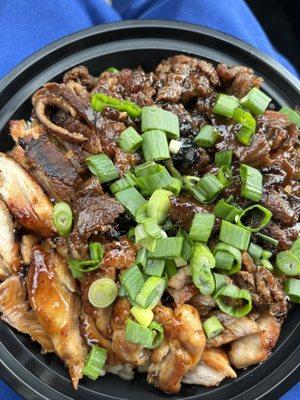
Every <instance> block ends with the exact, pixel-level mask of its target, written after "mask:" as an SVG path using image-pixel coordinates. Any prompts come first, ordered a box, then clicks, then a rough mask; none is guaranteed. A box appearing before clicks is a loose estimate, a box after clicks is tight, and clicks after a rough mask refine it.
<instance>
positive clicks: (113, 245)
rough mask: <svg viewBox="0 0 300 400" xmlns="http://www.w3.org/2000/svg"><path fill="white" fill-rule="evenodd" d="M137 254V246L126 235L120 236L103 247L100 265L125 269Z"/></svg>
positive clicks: (106, 267) (132, 262)
mask: <svg viewBox="0 0 300 400" xmlns="http://www.w3.org/2000/svg"><path fill="white" fill-rule="evenodd" d="M136 255H137V246H136V245H135V244H134V243H132V242H131V241H130V240H129V239H128V238H127V237H121V238H120V240H119V241H114V242H110V243H108V244H106V245H105V247H104V257H103V260H102V264H101V265H102V267H104V268H105V269H108V268H109V267H113V268H117V269H126V268H129V267H130V266H131V265H132V264H134V262H135V259H136Z"/></svg>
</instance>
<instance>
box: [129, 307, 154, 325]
mask: <svg viewBox="0 0 300 400" xmlns="http://www.w3.org/2000/svg"><path fill="white" fill-rule="evenodd" d="M130 313H131V314H132V315H133V316H134V318H135V319H136V321H137V322H138V323H139V324H140V325H142V326H143V327H144V328H147V327H148V326H149V325H150V323H151V322H152V320H153V317H154V314H153V311H152V310H150V309H149V308H141V307H137V306H133V307H132V308H131V310H130Z"/></svg>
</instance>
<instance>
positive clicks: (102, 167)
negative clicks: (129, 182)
mask: <svg viewBox="0 0 300 400" xmlns="http://www.w3.org/2000/svg"><path fill="white" fill-rule="evenodd" d="M86 163H87V166H88V167H89V170H90V171H91V173H92V174H94V175H96V176H97V177H98V178H99V180H100V182H101V183H106V182H110V181H113V180H114V179H117V178H118V176H119V173H118V171H117V168H116V167H115V165H114V163H113V162H112V161H111V159H110V158H109V157H108V156H107V155H106V154H96V155H94V156H90V157H88V158H87V159H86Z"/></svg>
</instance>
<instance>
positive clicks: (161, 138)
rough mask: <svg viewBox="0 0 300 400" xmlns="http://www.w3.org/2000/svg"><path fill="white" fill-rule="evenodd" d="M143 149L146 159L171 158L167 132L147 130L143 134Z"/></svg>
mask: <svg viewBox="0 0 300 400" xmlns="http://www.w3.org/2000/svg"><path fill="white" fill-rule="evenodd" d="M142 138H143V143H142V150H143V154H144V158H145V160H146V161H153V160H166V159H168V158H170V152H169V146H168V141H167V137H166V134H165V132H163V131H159V130H157V129H156V130H151V131H147V132H145V133H144V134H143V135H142Z"/></svg>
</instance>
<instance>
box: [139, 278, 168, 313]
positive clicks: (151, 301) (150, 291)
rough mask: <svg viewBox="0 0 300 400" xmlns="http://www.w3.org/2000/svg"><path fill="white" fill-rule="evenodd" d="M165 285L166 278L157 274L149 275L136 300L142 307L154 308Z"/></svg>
mask: <svg viewBox="0 0 300 400" xmlns="http://www.w3.org/2000/svg"><path fill="white" fill-rule="evenodd" d="M165 287H166V280H165V279H164V278H159V277H157V276H150V277H149V278H148V279H147V280H146V282H145V283H144V285H143V287H142V288H141V290H140V292H139V294H138V295H137V296H136V299H135V300H136V302H137V303H138V304H139V305H140V306H141V307H143V308H151V309H152V308H154V307H155V306H156V305H157V303H158V302H159V301H160V299H161V296H162V295H163V292H164V290H165Z"/></svg>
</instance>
